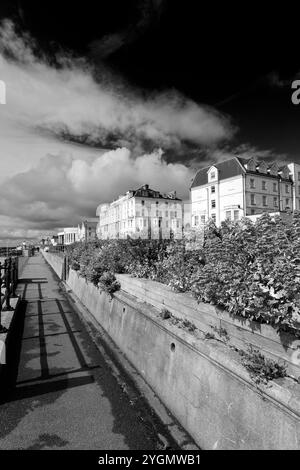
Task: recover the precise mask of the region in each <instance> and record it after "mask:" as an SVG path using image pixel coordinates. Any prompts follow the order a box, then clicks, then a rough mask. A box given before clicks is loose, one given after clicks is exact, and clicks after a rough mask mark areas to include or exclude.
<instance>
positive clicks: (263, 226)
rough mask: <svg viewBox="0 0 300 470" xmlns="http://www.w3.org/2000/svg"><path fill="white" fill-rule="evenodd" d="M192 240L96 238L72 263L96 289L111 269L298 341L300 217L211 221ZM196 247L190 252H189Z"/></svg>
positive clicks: (77, 250)
mask: <svg viewBox="0 0 300 470" xmlns="http://www.w3.org/2000/svg"><path fill="white" fill-rule="evenodd" d="M200 238H201V240H202V241H201V243H200V244H199V243H195V242H194V241H192V242H191V240H178V241H176V240H163V241H159V240H140V239H139V240H132V239H130V238H128V239H127V240H98V241H95V242H91V243H75V244H73V245H72V246H71V247H70V248H69V249H68V252H67V254H68V256H69V260H70V266H71V268H73V269H76V270H78V271H79V273H80V275H81V276H84V277H85V278H86V279H88V280H89V281H91V282H93V283H94V284H95V285H98V284H99V282H100V278H101V277H102V276H103V275H104V273H106V272H110V273H128V274H131V275H133V276H136V277H144V278H149V279H153V280H156V281H159V282H162V283H165V284H167V285H169V286H170V287H171V288H172V289H174V290H176V291H179V292H185V291H191V292H192V294H193V295H194V297H195V298H196V299H197V300H198V301H199V302H200V301H202V302H209V303H211V304H214V305H217V306H220V307H221V308H225V309H226V310H228V311H229V312H230V313H231V314H232V315H238V316H242V317H244V318H247V319H249V320H255V321H258V322H261V323H269V324H271V325H273V326H275V327H276V328H278V329H280V330H289V331H291V330H292V331H293V332H294V333H295V334H297V335H299V336H300V328H299V327H300V289H299V287H300V215H299V213H297V212H294V215H293V220H292V221H291V222H283V221H282V220H281V219H279V218H278V219H275V220H272V219H271V218H270V216H269V215H268V214H263V215H262V216H261V217H260V218H258V220H257V221H256V223H255V224H254V223H252V222H251V221H250V220H249V219H247V218H244V219H242V220H241V221H239V222H238V223H232V222H227V221H226V222H223V223H222V225H221V227H220V228H217V227H216V226H215V224H214V223H213V222H209V223H208V224H207V226H206V228H205V230H204V233H202V234H201V237H200ZM191 246H192V247H193V248H192V249H190V247H191Z"/></svg>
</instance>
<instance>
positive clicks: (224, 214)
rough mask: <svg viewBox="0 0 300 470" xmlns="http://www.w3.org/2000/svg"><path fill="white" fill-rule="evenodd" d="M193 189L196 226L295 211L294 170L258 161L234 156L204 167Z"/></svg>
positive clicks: (193, 183)
mask: <svg viewBox="0 0 300 470" xmlns="http://www.w3.org/2000/svg"><path fill="white" fill-rule="evenodd" d="M295 171H296V170H295ZM299 172H300V168H299ZM299 174H300V173H299ZM299 185H300V180H299ZM190 190H191V204H192V226H193V227H197V226H199V225H201V224H204V223H206V222H207V221H208V220H209V219H212V220H214V221H215V223H216V224H217V225H219V224H220V223H221V222H222V221H224V220H226V219H227V220H233V221H237V220H239V219H241V218H242V217H244V216H258V215H259V214H262V213H263V212H269V213H276V212H288V211H291V210H293V208H294V202H293V201H294V183H293V176H292V174H291V171H290V168H289V167H288V166H287V165H284V166H279V165H278V164H277V163H276V162H275V163H266V162H264V161H257V160H256V159H255V158H250V159H244V158H238V157H233V158H231V159H229V160H226V161H224V162H220V163H216V164H214V165H211V166H209V167H207V168H202V169H200V170H199V171H198V172H197V174H196V175H195V178H194V180H193V182H192V185H191V188H190ZM299 197H300V189H299Z"/></svg>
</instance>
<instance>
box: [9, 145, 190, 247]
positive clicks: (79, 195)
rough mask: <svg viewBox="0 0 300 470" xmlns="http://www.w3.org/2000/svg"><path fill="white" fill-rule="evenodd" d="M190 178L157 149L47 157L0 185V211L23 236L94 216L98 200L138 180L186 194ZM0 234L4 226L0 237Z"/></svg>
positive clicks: (182, 167) (183, 168)
mask: <svg viewBox="0 0 300 470" xmlns="http://www.w3.org/2000/svg"><path fill="white" fill-rule="evenodd" d="M192 176H193V171H192V170H191V169H189V168H187V167H186V166H185V165H182V164H178V163H175V164H174V163H166V162H165V161H164V160H163V158H162V151H161V150H157V151H155V152H153V153H152V154H148V155H147V154H145V155H142V156H140V157H138V158H134V157H133V156H132V154H131V152H130V151H129V150H128V149H126V148H119V149H116V150H113V151H109V152H106V153H104V154H100V155H99V156H97V157H95V156H92V157H91V158H89V159H86V158H85V159H82V158H74V157H72V156H70V155H58V156H55V155H48V156H46V157H44V158H42V159H41V161H40V162H39V163H38V165H36V166H35V167H34V168H31V169H30V171H27V172H23V173H20V174H17V175H14V176H13V177H11V178H10V179H9V180H8V181H7V182H6V183H4V184H3V185H2V186H1V187H0V213H1V214H3V215H4V216H5V217H11V218H12V220H13V221H14V223H16V227H21V226H22V221H23V227H24V225H26V227H25V230H24V236H25V233H28V230H30V231H31V232H32V231H38V230H39V231H45V230H53V229H55V228H59V227H63V226H68V225H74V224H77V223H78V221H79V218H80V217H84V216H88V215H89V216H95V211H96V207H97V205H98V204H100V203H101V202H104V201H111V200H113V199H114V198H116V197H118V195H119V194H122V193H123V192H125V191H127V190H128V189H131V188H132V189H135V188H137V187H139V186H141V184H143V183H148V184H150V186H151V187H153V188H155V189H158V190H160V191H162V192H168V191H171V190H173V189H176V190H177V191H178V194H179V195H180V196H182V197H183V198H184V197H187V196H188V188H189V184H190V181H191V178H192ZM16 221H17V222H16ZM18 233H20V231H19V232H18ZM6 234H7V229H6V228H5V233H4V234H3V233H2V234H1V231H0V238H3V236H6Z"/></svg>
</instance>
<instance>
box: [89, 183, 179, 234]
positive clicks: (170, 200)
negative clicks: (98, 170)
mask: <svg viewBox="0 0 300 470" xmlns="http://www.w3.org/2000/svg"><path fill="white" fill-rule="evenodd" d="M96 214H97V215H98V217H99V223H98V226H97V235H98V237H99V238H101V239H111V238H121V239H124V238H127V237H128V236H129V237H131V238H142V239H166V238H172V237H174V238H181V237H182V227H183V203H182V201H181V199H179V198H177V197H176V193H175V192H172V193H169V194H161V193H160V192H159V191H155V190H153V189H150V188H149V185H147V184H145V185H144V186H142V187H140V188H138V189H136V190H130V191H127V193H126V194H125V195H122V196H119V198H118V199H117V200H115V201H113V202H111V203H107V204H100V205H99V206H98V208H97V212H96Z"/></svg>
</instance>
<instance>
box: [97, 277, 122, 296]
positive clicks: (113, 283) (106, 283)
mask: <svg viewBox="0 0 300 470" xmlns="http://www.w3.org/2000/svg"><path fill="white" fill-rule="evenodd" d="M98 287H99V288H100V290H101V291H104V292H107V293H108V294H109V295H111V296H112V295H113V293H114V292H116V291H118V290H120V289H121V284H120V283H119V282H118V281H117V279H116V276H115V275H114V274H113V273H112V272H110V271H105V272H104V273H103V274H102V276H101V277H100V279H99V283H98Z"/></svg>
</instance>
